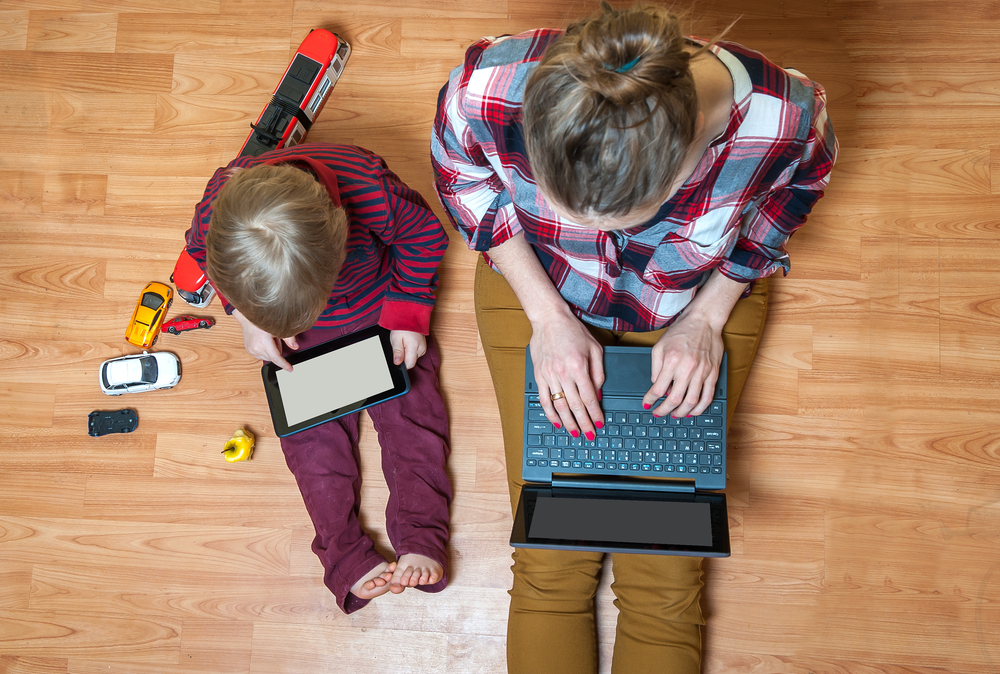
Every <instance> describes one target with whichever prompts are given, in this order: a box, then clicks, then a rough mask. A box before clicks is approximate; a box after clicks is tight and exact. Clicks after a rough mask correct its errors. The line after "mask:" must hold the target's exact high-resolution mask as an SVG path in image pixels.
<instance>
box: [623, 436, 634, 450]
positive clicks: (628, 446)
mask: <svg viewBox="0 0 1000 674" xmlns="http://www.w3.org/2000/svg"><path fill="white" fill-rule="evenodd" d="M625 449H635V438H625Z"/></svg>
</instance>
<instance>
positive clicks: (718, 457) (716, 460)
mask: <svg viewBox="0 0 1000 674" xmlns="http://www.w3.org/2000/svg"><path fill="white" fill-rule="evenodd" d="M709 456H711V457H712V465H713V466H721V465H722V454H709Z"/></svg>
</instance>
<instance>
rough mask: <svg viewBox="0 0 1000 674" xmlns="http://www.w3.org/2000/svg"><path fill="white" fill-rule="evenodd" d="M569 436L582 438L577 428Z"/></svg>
mask: <svg viewBox="0 0 1000 674" xmlns="http://www.w3.org/2000/svg"><path fill="white" fill-rule="evenodd" d="M569 434H570V435H572V436H573V437H574V438H578V437H580V431H578V430H576V429H575V428H574V429H573V430H571V431H570V432H569Z"/></svg>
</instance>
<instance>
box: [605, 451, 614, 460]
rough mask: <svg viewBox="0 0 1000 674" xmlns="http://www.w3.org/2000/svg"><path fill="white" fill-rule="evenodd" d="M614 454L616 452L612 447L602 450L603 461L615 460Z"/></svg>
mask: <svg viewBox="0 0 1000 674" xmlns="http://www.w3.org/2000/svg"><path fill="white" fill-rule="evenodd" d="M615 456H616V452H615V451H614V450H613V449H611V450H608V451H606V452H604V460H605V461H614V460H615Z"/></svg>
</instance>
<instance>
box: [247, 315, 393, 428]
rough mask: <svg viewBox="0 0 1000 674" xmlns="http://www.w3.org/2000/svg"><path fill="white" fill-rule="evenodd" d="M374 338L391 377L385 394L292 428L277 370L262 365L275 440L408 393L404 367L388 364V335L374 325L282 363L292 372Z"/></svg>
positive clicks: (352, 404)
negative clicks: (309, 362)
mask: <svg viewBox="0 0 1000 674" xmlns="http://www.w3.org/2000/svg"><path fill="white" fill-rule="evenodd" d="M375 336H378V337H379V341H380V342H381V344H382V353H383V355H384V356H385V363H386V365H387V366H388V368H389V374H390V376H391V377H392V388H391V389H389V390H388V391H383V392H382V393H379V394H378V395H374V396H370V397H368V398H363V399H361V400H358V401H356V402H353V403H351V404H349V405H345V406H343V407H340V408H338V409H335V410H330V411H329V412H326V413H324V414H321V415H319V416H316V417H313V418H311V419H306V420H305V421H302V422H299V423H297V424H295V425H293V426H289V425H288V422H287V420H286V418H285V406H284V403H283V402H282V400H281V389H280V387H279V386H278V370H280V369H281V368H280V367H279V366H277V365H275V364H274V363H265V364H264V366H263V367H262V368H261V369H260V375H261V378H262V379H263V380H264V391H265V393H266V394H267V405H268V407H270V409H271V422H272V423H273V424H274V432H275V433H276V434H277V435H278V437H281V438H283V437H285V436H288V435H292V434H294V433H298V432H300V431H304V430H306V429H307V428H312V427H313V426H318V425H320V424H324V423H326V422H327V421H332V420H333V419H336V418H337V417H342V416H344V415H345V414H351V413H352V412H357V411H358V410H362V409H364V408H366V407H371V406H372V405H377V404H379V403H382V402H385V401H386V400H389V399H390V398H395V397H397V396H401V395H403V394H404V393H406V392H407V391H409V390H410V378H409V376H407V374H406V366H405V365H402V364H400V365H396V364H394V363H393V362H392V344H390V342H389V331H388V330H386V329H385V328H383V327H381V326H378V325H375V326H372V327H370V328H365V329H363V330H359V331H358V332H353V333H351V334H349V335H345V336H343V337H339V338H337V339H333V340H330V341H329V342H324V343H323V344H320V345H318V346H314V347H312V348H310V349H306V350H305V351H300V352H298V353H293V354H291V355H289V356H288V357H287V358H286V360H287V361H288V362H289V363H290V364H291V366H292V367H293V368H294V367H295V366H296V365H299V364H300V363H304V362H306V361H308V360H312V359H313V358H316V357H318V356H324V355H326V354H328V353H330V352H331V351H336V350H338V349H342V348H344V347H346V346H351V345H352V344H357V343H358V342H361V341H364V340H366V339H370V338H372V337H375Z"/></svg>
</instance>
